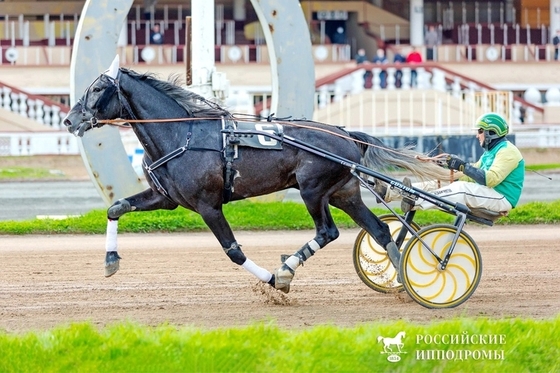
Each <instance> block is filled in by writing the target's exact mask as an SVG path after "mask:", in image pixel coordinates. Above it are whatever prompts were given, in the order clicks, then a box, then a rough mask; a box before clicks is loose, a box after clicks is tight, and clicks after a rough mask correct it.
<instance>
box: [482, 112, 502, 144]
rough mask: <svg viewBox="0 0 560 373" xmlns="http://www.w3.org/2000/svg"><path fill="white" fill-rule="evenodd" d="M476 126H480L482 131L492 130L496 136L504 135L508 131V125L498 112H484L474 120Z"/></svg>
mask: <svg viewBox="0 0 560 373" xmlns="http://www.w3.org/2000/svg"><path fill="white" fill-rule="evenodd" d="M476 128H477V129H478V128H482V129H483V130H484V131H487V132H489V131H493V132H494V133H495V134H496V136H495V137H496V138H499V137H504V136H505V135H507V134H508V132H509V126H508V124H507V122H506V120H505V119H504V117H502V116H501V115H500V114H496V113H488V114H484V115H483V116H481V117H480V118H478V119H477V121H476Z"/></svg>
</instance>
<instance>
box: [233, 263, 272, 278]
mask: <svg viewBox="0 0 560 373" xmlns="http://www.w3.org/2000/svg"><path fill="white" fill-rule="evenodd" d="M241 266H242V267H243V268H245V269H246V270H247V271H248V272H250V273H252V274H253V275H255V277H256V278H258V279H259V280H261V281H262V282H269V281H270V279H271V278H272V273H270V272H269V271H267V270H266V269H264V268H262V267H259V266H258V265H256V264H255V262H253V261H252V260H251V259H249V258H247V259H245V263H243V264H242V265H241Z"/></svg>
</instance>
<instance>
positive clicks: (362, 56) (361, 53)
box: [354, 48, 368, 65]
mask: <svg viewBox="0 0 560 373" xmlns="http://www.w3.org/2000/svg"><path fill="white" fill-rule="evenodd" d="M354 59H355V60H356V64H357V65H359V64H362V63H364V62H366V61H367V60H368V59H367V56H366V50H365V49H364V48H360V49H358V53H356V57H354Z"/></svg>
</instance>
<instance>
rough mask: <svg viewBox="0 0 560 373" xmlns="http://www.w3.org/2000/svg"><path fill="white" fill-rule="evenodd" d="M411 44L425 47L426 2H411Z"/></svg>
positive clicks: (415, 0) (412, 0)
mask: <svg viewBox="0 0 560 373" xmlns="http://www.w3.org/2000/svg"><path fill="white" fill-rule="evenodd" d="M410 44H412V45H414V46H421V45H424V0H410Z"/></svg>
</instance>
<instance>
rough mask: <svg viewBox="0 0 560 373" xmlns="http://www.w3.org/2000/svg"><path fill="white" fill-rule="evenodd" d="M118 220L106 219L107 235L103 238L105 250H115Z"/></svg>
mask: <svg viewBox="0 0 560 373" xmlns="http://www.w3.org/2000/svg"><path fill="white" fill-rule="evenodd" d="M118 226H119V221H118V220H107V236H106V238H105V250H106V251H117V230H118Z"/></svg>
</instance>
